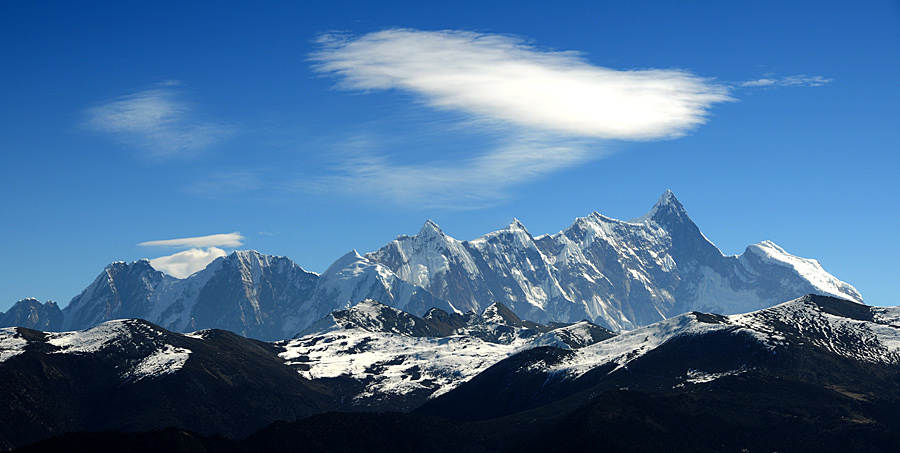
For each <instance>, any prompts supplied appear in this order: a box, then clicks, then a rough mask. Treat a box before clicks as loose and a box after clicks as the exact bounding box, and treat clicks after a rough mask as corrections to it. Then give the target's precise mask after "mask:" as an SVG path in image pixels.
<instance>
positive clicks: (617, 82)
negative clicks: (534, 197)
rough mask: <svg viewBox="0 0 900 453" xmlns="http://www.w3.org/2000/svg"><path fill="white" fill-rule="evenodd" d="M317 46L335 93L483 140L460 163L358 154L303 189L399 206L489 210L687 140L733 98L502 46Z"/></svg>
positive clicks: (410, 38)
mask: <svg viewBox="0 0 900 453" xmlns="http://www.w3.org/2000/svg"><path fill="white" fill-rule="evenodd" d="M318 43H319V45H320V50H319V51H317V52H316V53H314V54H313V55H312V56H311V60H312V61H313V62H314V64H315V68H316V70H317V71H319V72H320V73H322V74H326V75H331V76H334V77H336V78H337V79H338V80H339V82H338V86H339V87H341V88H343V89H346V90H356V91H363V92H365V91H372V90H397V91H401V92H405V93H408V94H413V95H414V96H415V97H416V99H417V100H418V101H419V102H421V103H422V104H424V105H426V106H428V107H430V108H433V109H435V110H442V111H452V112H456V113H462V114H463V115H464V116H465V117H466V118H467V121H475V122H477V123H480V125H482V126H485V127H482V128H480V130H485V129H488V130H490V132H491V134H492V140H491V144H490V145H488V146H485V148H484V149H482V150H480V152H478V153H476V155H475V156H473V157H468V158H466V159H463V160H456V161H450V162H448V161H446V160H442V159H441V156H435V158H434V162H433V163H424V164H414V165H413V164H403V163H396V162H391V161H390V160H389V159H388V158H387V157H385V156H384V155H382V154H379V152H378V150H377V149H368V150H363V151H361V152H360V150H358V149H357V150H354V151H353V152H352V153H351V154H350V155H348V157H347V158H346V160H345V161H344V162H343V163H342V165H341V166H340V171H339V172H338V173H337V174H334V175H330V176H327V177H324V178H314V179H312V180H310V179H307V180H305V181H303V182H302V183H298V187H300V188H301V189H304V190H316V191H327V190H330V191H335V190H336V191H344V192H348V193H349V192H357V193H359V192H364V193H366V194H368V195H374V196H379V197H382V198H388V199H391V200H393V201H395V202H397V203H400V204H403V203H408V202H416V203H423V204H426V205H453V206H457V207H459V206H465V207H476V206H478V205H479V203H490V202H491V201H492V200H496V199H499V198H502V197H504V196H506V194H507V191H508V189H509V188H510V187H511V186H513V185H515V184H520V183H523V182H525V181H529V180H532V179H534V178H538V177H541V176H544V175H547V174H549V173H551V172H554V171H558V170H560V169H563V168H567V167H571V166H573V165H577V164H579V163H582V162H585V161H588V160H592V159H596V158H598V157H600V156H603V155H605V154H606V153H607V152H608V151H607V148H606V146H604V145H603V143H604V142H605V141H607V140H659V139H672V138H677V137H680V136H683V135H685V134H687V133H689V132H690V131H691V130H693V129H694V128H696V127H698V126H699V125H701V124H704V123H705V122H706V121H707V119H708V115H709V110H710V109H711V107H712V106H713V105H715V104H716V103H721V102H726V101H730V100H732V99H731V98H730V97H729V87H728V86H726V85H723V84H719V83H716V82H715V81H713V80H712V79H708V78H703V77H699V76H696V75H694V74H691V73H690V72H687V71H683V70H677V69H641V70H630V71H619V70H614V69H609V68H603V67H599V66H595V65H592V64H590V63H589V62H588V61H587V60H585V59H584V58H583V57H582V56H581V54H579V53H577V52H557V51H547V50H541V49H538V48H536V47H534V46H532V45H530V44H528V43H526V42H525V41H524V40H522V39H520V38H517V37H512V36H506V35H496V34H483V33H475V32H468V31H454V30H446V31H419V30H411V29H392V30H384V31H380V32H376V33H370V34H366V35H362V36H348V35H342V34H326V35H323V36H322V37H321V38H320V39H319V41H318ZM460 200H468V201H470V202H469V203H460ZM471 201H475V203H474V204H473V203H471Z"/></svg>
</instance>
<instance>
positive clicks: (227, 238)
mask: <svg viewBox="0 0 900 453" xmlns="http://www.w3.org/2000/svg"><path fill="white" fill-rule="evenodd" d="M138 245H140V246H143V247H240V246H242V245H244V236H241V233H238V232H237V231H235V232H234V233H226V234H211V235H209V236H198V237H193V238H181V239H165V240H161V241H147V242H141V243H140V244H138Z"/></svg>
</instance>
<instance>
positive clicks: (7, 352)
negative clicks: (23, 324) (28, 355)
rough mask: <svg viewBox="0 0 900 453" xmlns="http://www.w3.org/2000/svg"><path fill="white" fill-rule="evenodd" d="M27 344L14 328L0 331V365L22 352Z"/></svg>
mask: <svg viewBox="0 0 900 453" xmlns="http://www.w3.org/2000/svg"><path fill="white" fill-rule="evenodd" d="M26 345H28V342H27V341H26V340H25V339H24V338H22V336H21V335H19V332H17V331H16V328H15V327H10V328H6V329H0V363H3V362H5V361H7V360H9V359H11V358H13V357H15V356H17V355H19V354H21V353H23V352H25V346H26Z"/></svg>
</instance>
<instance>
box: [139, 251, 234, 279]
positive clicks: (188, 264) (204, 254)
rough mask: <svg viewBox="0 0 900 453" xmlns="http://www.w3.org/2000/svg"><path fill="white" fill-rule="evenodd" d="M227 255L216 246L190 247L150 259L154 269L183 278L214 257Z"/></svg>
mask: <svg viewBox="0 0 900 453" xmlns="http://www.w3.org/2000/svg"><path fill="white" fill-rule="evenodd" d="M225 255H227V254H226V253H225V251H224V250H222V249H220V248H217V247H207V248H206V249H200V248H192V249H189V250H185V251H183V252H178V253H176V254H174V255H169V256H161V257H159V258H154V259H152V260H150V265H151V266H153V268H154V269H156V270H158V271H160V272H165V273H166V274H169V275H171V276H173V277H175V278H185V277H188V276H190V275H191V274H193V273H195V272H197V271H201V270H203V269H206V266H209V263H212V262H213V261H214V260H215V259H216V258H218V257H220V256H225Z"/></svg>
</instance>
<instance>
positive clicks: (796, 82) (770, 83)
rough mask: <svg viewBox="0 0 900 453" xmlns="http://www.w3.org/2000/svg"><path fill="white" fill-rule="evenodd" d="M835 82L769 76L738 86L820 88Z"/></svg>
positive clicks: (821, 78) (797, 77)
mask: <svg viewBox="0 0 900 453" xmlns="http://www.w3.org/2000/svg"><path fill="white" fill-rule="evenodd" d="M833 81H834V79H829V78H826V77H822V76H805V75H794V76H787V77H781V78H774V77H771V76H768V77H763V78H760V79H756V80H748V81H746V82H739V83H738V84H737V85H738V86H741V87H751V88H777V87H820V86H823V85H827V84H829V83H831V82H833Z"/></svg>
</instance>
